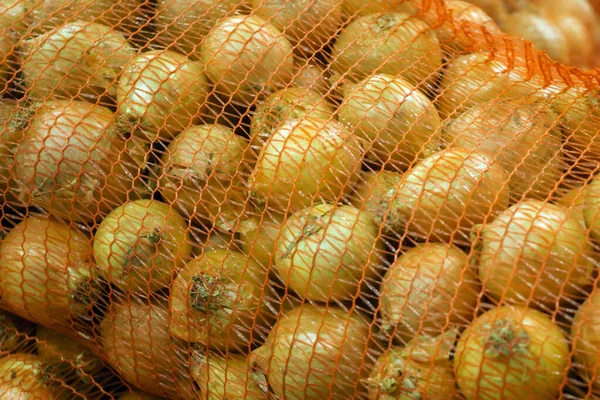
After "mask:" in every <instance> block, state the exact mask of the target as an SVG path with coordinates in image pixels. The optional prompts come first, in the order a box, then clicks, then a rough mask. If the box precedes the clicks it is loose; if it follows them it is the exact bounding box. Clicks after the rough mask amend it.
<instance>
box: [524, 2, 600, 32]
mask: <svg viewBox="0 0 600 400" xmlns="http://www.w3.org/2000/svg"><path fill="white" fill-rule="evenodd" d="M529 2H531V3H532V7H530V9H532V10H536V8H537V10H538V11H539V12H540V13H542V14H544V15H546V16H548V17H550V18H551V19H556V18H560V17H561V16H567V15H568V16H572V17H574V18H576V19H578V20H579V21H581V22H583V23H584V24H585V26H586V27H587V28H588V29H591V28H592V26H593V25H594V24H595V23H596V22H595V13H594V8H593V7H592V4H590V3H593V2H594V0H592V1H590V0H571V1H562V0H529Z"/></svg>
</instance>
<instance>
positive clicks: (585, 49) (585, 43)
mask: <svg viewBox="0 0 600 400" xmlns="http://www.w3.org/2000/svg"><path fill="white" fill-rule="evenodd" d="M549 18H551V20H552V21H553V22H554V23H555V24H556V26H557V27H558V28H559V29H560V30H561V31H562V34H563V36H564V37H565V40H566V41H567V45H568V49H569V56H568V60H569V63H570V65H573V66H576V67H581V68H584V69H589V68H590V67H591V65H592V56H593V53H594V39H593V36H592V31H591V30H590V29H589V28H588V27H587V26H586V25H585V22H584V21H582V20H580V19H579V18H577V17H575V16H573V15H562V14H558V13H556V14H554V16H553V17H552V16H550V17H549Z"/></svg>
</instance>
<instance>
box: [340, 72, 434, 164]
mask: <svg viewBox="0 0 600 400" xmlns="http://www.w3.org/2000/svg"><path fill="white" fill-rule="evenodd" d="M338 119H339V121H340V122H341V123H342V124H344V125H346V126H348V127H349V128H350V129H351V130H352V131H354V132H355V133H356V134H357V135H358V136H360V137H361V138H363V139H365V140H366V142H367V143H368V146H369V147H368V148H367V153H366V158H367V159H368V160H369V161H371V162H374V163H376V164H378V165H384V166H385V167H386V168H390V169H398V170H405V169H407V168H408V167H409V166H410V165H412V164H413V163H414V162H415V161H417V160H418V159H420V158H423V157H426V156H428V155H431V154H432V153H434V152H435V151H437V150H438V149H439V135H438V133H440V128H441V126H442V121H441V120H440V117H439V115H438V113H437V111H436V109H435V107H434V105H433V103H432V102H431V101H430V100H429V99H428V98H427V96H425V95H424V94H423V93H422V92H421V91H420V90H419V89H417V88H415V87H414V86H413V85H411V84H410V83H408V82H407V81H405V80H404V79H402V78H399V77H396V78H394V77H392V76H390V75H385V74H376V75H371V76H370V77H368V78H366V79H364V80H362V81H361V82H359V83H358V84H357V85H351V86H350V87H349V88H347V89H346V95H345V96H344V101H343V103H342V105H341V106H340V108H339V109H338Z"/></svg>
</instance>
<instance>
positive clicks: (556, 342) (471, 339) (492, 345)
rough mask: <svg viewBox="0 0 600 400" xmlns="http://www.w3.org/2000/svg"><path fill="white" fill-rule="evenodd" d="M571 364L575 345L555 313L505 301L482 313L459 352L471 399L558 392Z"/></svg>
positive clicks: (535, 398)
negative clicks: (555, 319) (556, 321)
mask: <svg viewBox="0 0 600 400" xmlns="http://www.w3.org/2000/svg"><path fill="white" fill-rule="evenodd" d="M568 363H569V344H568V341H567V339H566V337H565V335H564V334H563V332H562V331H561V329H560V328H559V327H558V326H556V325H555V324H554V323H553V322H552V320H550V318H548V317H547V316H546V315H545V314H542V313H541V312H539V311H535V310H532V309H528V308H524V307H517V306H505V307H499V308H495V309H493V310H490V311H488V312H486V313H484V314H483V315H481V316H479V317H478V318H477V319H476V320H475V321H474V322H473V323H472V324H471V325H470V326H469V327H468V328H467V330H465V331H464V332H463V334H462V335H461V337H460V339H459V341H458V344H457V347H456V352H455V357H454V370H455V374H456V379H457V381H458V386H459V387H460V390H461V392H462V394H463V395H464V396H465V398H466V399H467V400H475V399H481V400H496V399H497V400H500V399H519V398H525V397H524V396H527V397H526V398H528V399H532V400H547V399H553V398H556V397H558V395H559V392H560V389H561V385H562V382H563V380H564V379H565V374H566V373H567V369H568Z"/></svg>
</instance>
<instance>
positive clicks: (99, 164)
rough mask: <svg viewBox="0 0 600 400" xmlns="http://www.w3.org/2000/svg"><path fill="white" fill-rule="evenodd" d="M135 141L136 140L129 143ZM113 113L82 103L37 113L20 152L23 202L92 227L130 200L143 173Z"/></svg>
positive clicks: (52, 104)
mask: <svg viewBox="0 0 600 400" xmlns="http://www.w3.org/2000/svg"><path fill="white" fill-rule="evenodd" d="M131 140H134V139H131ZM130 143H131V142H129V143H128V142H127V141H126V140H125V138H124V137H123V131H122V128H121V127H120V126H119V125H118V124H116V123H115V117H114V114H113V112H112V111H110V110H109V109H108V108H105V107H103V106H99V105H94V104H91V103H87V102H82V101H71V100H58V101H49V102H47V103H44V105H42V106H40V107H38V108H37V109H35V112H34V115H33V117H32V118H31V120H30V122H29V124H28V126H27V128H26V129H25V131H24V134H23V138H22V140H21V142H20V145H19V146H18V149H17V151H16V162H15V165H14V176H15V181H16V184H17V189H18V193H17V194H18V197H19V199H20V200H21V202H23V203H25V204H28V205H33V206H39V207H43V208H45V209H46V210H48V211H49V212H50V213H51V214H53V215H55V216H58V217H60V218H64V219H66V220H69V221H74V222H91V221H94V219H95V218H97V217H98V216H102V215H106V214H107V213H108V212H109V211H110V210H111V209H112V208H114V206H115V204H121V203H123V202H124V201H125V199H127V193H128V192H129V191H131V190H132V188H133V185H134V183H133V181H134V180H135V179H137V178H136V177H137V176H138V170H139V169H140V168H141V167H142V166H141V165H140V164H142V163H143V161H144V160H140V159H138V158H137V157H136V156H135V152H132V151H130V149H131V147H130V146H131V144H130Z"/></svg>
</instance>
